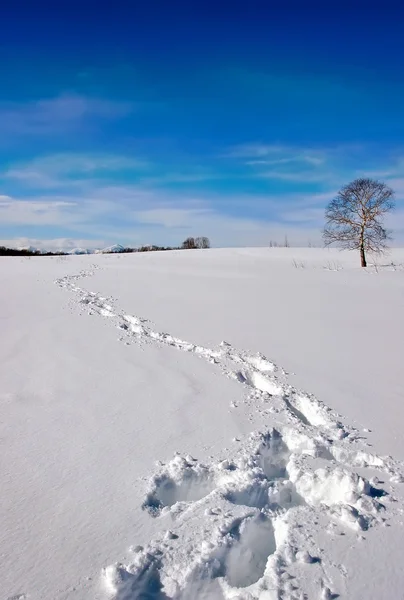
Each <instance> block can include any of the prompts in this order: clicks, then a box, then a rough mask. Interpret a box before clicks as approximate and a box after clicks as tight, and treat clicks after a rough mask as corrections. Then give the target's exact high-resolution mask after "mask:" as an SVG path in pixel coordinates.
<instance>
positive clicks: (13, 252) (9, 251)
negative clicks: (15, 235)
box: [0, 246, 67, 256]
mask: <svg viewBox="0 0 404 600" xmlns="http://www.w3.org/2000/svg"><path fill="white" fill-rule="evenodd" d="M66 254H67V253H66V252H40V251H39V250H29V249H28V248H24V249H22V250H17V249H16V248H6V247H5V246H0V256H65V255H66Z"/></svg>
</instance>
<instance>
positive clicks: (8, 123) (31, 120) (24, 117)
mask: <svg viewBox="0 0 404 600" xmlns="http://www.w3.org/2000/svg"><path fill="white" fill-rule="evenodd" d="M133 109H134V106H133V105H132V104H130V103H127V102H115V101H110V100H105V99H102V98H91V97H86V96H80V95H75V94H62V95H60V96H57V97H54V98H45V99H40V100H33V101H31V102H28V103H10V102H7V103H4V102H3V103H1V104H0V128H1V130H2V133H3V135H4V134H13V135H29V136H38V135H44V136H49V135H57V134H64V133H69V132H71V130H72V128H73V129H77V128H78V127H80V126H83V125H84V124H85V123H86V122H91V121H95V120H97V119H100V120H111V119H112V120H114V119H120V118H123V117H126V116H128V115H129V114H130V113H131V112H132V111H133Z"/></svg>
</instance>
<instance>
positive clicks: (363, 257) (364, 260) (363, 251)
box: [360, 244, 367, 267]
mask: <svg viewBox="0 0 404 600" xmlns="http://www.w3.org/2000/svg"><path fill="white" fill-rule="evenodd" d="M360 253H361V267H366V266H367V263H366V255H365V248H364V245H363V244H361V247H360Z"/></svg>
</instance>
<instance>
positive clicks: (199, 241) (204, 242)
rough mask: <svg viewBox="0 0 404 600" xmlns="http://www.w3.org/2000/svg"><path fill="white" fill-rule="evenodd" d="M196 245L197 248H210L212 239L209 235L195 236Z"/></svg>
mask: <svg viewBox="0 0 404 600" xmlns="http://www.w3.org/2000/svg"><path fill="white" fill-rule="evenodd" d="M195 246H196V247H197V248H210V240H209V238H207V237H197V238H195Z"/></svg>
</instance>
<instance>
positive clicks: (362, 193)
mask: <svg viewBox="0 0 404 600" xmlns="http://www.w3.org/2000/svg"><path fill="white" fill-rule="evenodd" d="M393 208H394V192H393V190H392V189H391V188H389V187H388V186H387V185H386V184H385V183H381V182H379V181H375V180H373V179H355V181H352V183H349V184H348V185H346V186H344V187H343V188H342V189H341V190H340V191H339V192H338V194H337V196H336V197H335V198H334V199H333V200H331V202H330V204H329V205H328V207H327V208H326V211H325V219H326V224H325V228H324V231H323V239H324V243H325V245H326V246H329V245H331V244H334V243H337V244H338V245H339V246H340V247H341V248H346V249H348V250H359V253H360V257H361V266H362V267H366V265H367V262H366V253H367V252H375V253H380V252H383V251H384V250H385V249H386V242H387V240H389V239H390V235H389V233H388V232H387V230H386V229H384V227H383V218H384V215H385V214H386V213H388V212H389V211H391V210H392V209H393Z"/></svg>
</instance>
